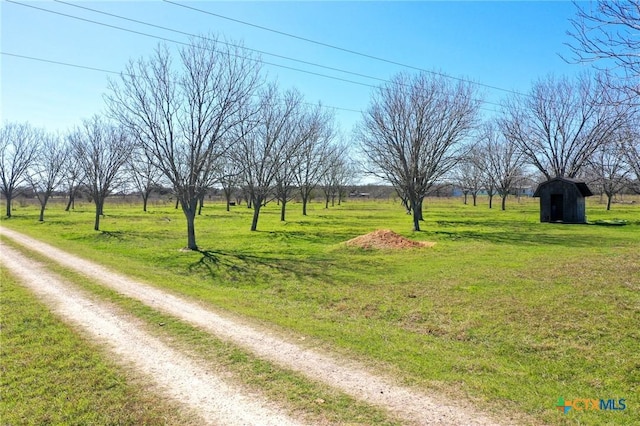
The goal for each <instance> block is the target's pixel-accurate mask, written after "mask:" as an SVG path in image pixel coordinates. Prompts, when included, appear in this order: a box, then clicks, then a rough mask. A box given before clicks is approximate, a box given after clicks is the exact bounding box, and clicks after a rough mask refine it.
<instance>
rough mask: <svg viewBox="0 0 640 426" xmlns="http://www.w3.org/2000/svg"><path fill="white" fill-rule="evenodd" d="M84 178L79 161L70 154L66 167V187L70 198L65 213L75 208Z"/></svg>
mask: <svg viewBox="0 0 640 426" xmlns="http://www.w3.org/2000/svg"><path fill="white" fill-rule="evenodd" d="M83 178H84V176H83V175H82V169H81V167H80V163H79V162H78V159H77V158H76V157H75V155H72V153H70V155H67V162H66V164H65V167H64V186H65V188H66V191H67V195H68V196H69V200H68V201H67V207H65V209H64V210H65V211H67V212H68V211H69V210H71V209H74V208H75V203H76V197H77V196H78V192H79V191H80V187H81V185H82V183H83Z"/></svg>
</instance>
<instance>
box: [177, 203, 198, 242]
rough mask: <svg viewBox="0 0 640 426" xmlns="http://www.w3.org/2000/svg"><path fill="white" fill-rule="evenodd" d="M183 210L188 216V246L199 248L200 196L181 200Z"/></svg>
mask: <svg viewBox="0 0 640 426" xmlns="http://www.w3.org/2000/svg"><path fill="white" fill-rule="evenodd" d="M180 204H181V205H182V212H183V213H184V215H185V217H186V218H187V248H188V249H189V250H194V251H197V250H198V245H197V244H196V224H195V222H196V209H197V206H198V198H197V197H195V198H192V199H190V200H188V201H187V203H185V202H184V201H181V202H180Z"/></svg>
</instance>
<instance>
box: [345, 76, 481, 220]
mask: <svg viewBox="0 0 640 426" xmlns="http://www.w3.org/2000/svg"><path fill="white" fill-rule="evenodd" d="M479 104H480V102H479V101H478V100H477V99H475V96H474V91H473V86H472V85H471V84H468V83H465V82H463V81H459V82H458V83H456V84H453V83H452V82H451V80H449V79H446V78H444V77H438V76H435V75H431V74H427V73H422V74H418V75H415V76H410V75H408V74H398V75H396V76H395V77H394V78H393V79H392V80H391V82H390V83H388V84H386V85H384V86H382V87H380V88H379V89H378V90H377V91H376V92H375V94H374V95H373V98H372V100H371V105H370V106H369V108H368V109H367V111H366V112H365V113H364V114H363V118H362V122H361V123H360V124H359V126H358V127H357V129H356V139H357V140H359V142H360V145H361V148H362V153H363V155H364V157H365V158H366V160H367V161H368V165H367V172H369V173H372V174H373V175H375V176H378V177H380V178H383V179H385V180H387V181H388V182H390V183H391V184H392V185H393V186H394V187H395V188H396V190H397V192H398V193H399V194H402V196H406V199H407V200H408V201H409V205H410V208H411V211H412V212H413V229H414V230H416V231H419V230H420V222H419V221H420V219H421V217H422V202H423V200H424V197H425V196H426V195H427V193H428V191H429V189H430V188H431V187H432V185H433V184H434V183H435V182H436V181H437V180H438V179H440V178H441V177H442V176H444V175H445V174H446V173H448V172H449V171H450V170H451V169H452V168H453V167H454V166H455V164H456V161H457V158H458V152H456V151H457V150H456V148H457V146H458V145H459V144H460V143H461V142H462V141H463V140H464V139H465V138H467V137H468V136H469V135H470V134H471V132H472V130H473V129H474V127H475V123H476V118H477V115H478V108H479Z"/></svg>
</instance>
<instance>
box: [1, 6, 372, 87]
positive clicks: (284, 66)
mask: <svg viewBox="0 0 640 426" xmlns="http://www.w3.org/2000/svg"><path fill="white" fill-rule="evenodd" d="M5 1H6V2H8V3H13V4H16V5H20V6H24V7H29V8H32V9H37V10H40V11H43V12H48V13H52V14H55V15H60V16H65V17H67V18H71V19H76V20H79V21H84V22H88V23H90V24H95V25H100V26H104V27H108V28H112V29H116V30H120V31H126V32H129V33H132V34H137V35H141V36H145V37H150V38H155V39H157V40H161V41H166V42H169V43H175V44H179V45H182V46H187V47H197V46H194V45H193V44H192V43H186V42H183V41H179V40H174V39H171V38H167V37H162V36H157V35H153V34H149V33H144V32H142V31H136V30H132V29H129V28H123V27H119V26H117V25H111V24H107V23H104V22H99V21H94V20H92V19H87V18H82V17H79V16H75V15H69V14H67V13H62V12H57V11H55V10H50V9H45V8H42V7H37V6H33V5H30V4H25V3H20V2H17V1H14V0H5ZM232 56H235V57H237V58H240V59H248V60H252V61H256V62H260V63H263V64H265V65H269V66H274V67H278V68H283V69H288V70H291V71H296V72H302V73H305V74H310V75H315V76H318V77H323V78H328V79H332V80H337V81H342V82H345V83H350V84H356V85H359V86H364V87H369V88H373V89H375V88H377V86H374V85H372V84H367V83H363V82H360V81H354V80H348V79H346V78H341V77H336V76H331V75H327V74H321V73H317V72H314V71H309V70H303V69H300V68H294V67H290V66H287V65H281V64H275V63H273V62H267V61H264V60H262V59H256V58H249V57H246V56H240V55H235V54H232Z"/></svg>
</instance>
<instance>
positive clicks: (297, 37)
mask: <svg viewBox="0 0 640 426" xmlns="http://www.w3.org/2000/svg"><path fill="white" fill-rule="evenodd" d="M162 1H163V2H164V3H169V4H172V5H175V6H179V7H182V8H185V9H190V10H193V11H196V12H200V13H203V14H207V15H211V16H215V17H217V18H220V19H225V20H228V21H231V22H236V23H239V24H242V25H247V26H250V27H253V28H258V29H260V30H264V31H268V32H271V33H274V34H279V35H282V36H286V37H290V38H294V39H297V40H301V41H304V42H307V43H312V44H316V45H318V46H323V47H328V48H330V49H334V50H338V51H342V52H345V53H349V54H352V55H356V56H360V57H363V58H367V59H372V60H375V61H379V62H385V63H387V64H391V65H397V66H400V67H403V68H407V69H412V70H415V71H421V72H425V73H428V74H433V75H438V76H441V77H445V78H450V79H453V80H457V81H461V82H465V83H470V84H475V85H478V86H482V87H486V88H489V89H492V90H499V91H501V92H506V93H511V94H514V95H519V96H531V95H530V94H527V93H522V92H518V91H515V90H510V89H505V88H502V87H498V86H493V85H490V84H485V83H480V82H477V81H473V80H469V79H466V78H462V77H454V76H452V75H449V74H445V73H441V72H437V71H433V70H427V69H425V68H421V67H416V66H414V65H409V64H404V63H402V62H398V61H394V60H391V59H386V58H382V57H379V56H375V55H370V54H368V53H362V52H358V51H356V50H352V49H347V48H344V47H340V46H336V45H333V44H329V43H325V42H322V41H317V40H312V39H309V38H306V37H301V36H298V35H295V34H291V33H287V32H284V31H280V30H276V29H273V28H268V27H265V26H262V25H257V24H253V23H251V22H247V21H242V20H240V19H236V18H231V17H229V16H225V15H221V14H219V13H214V12H210V11H208V10H204V9H199V8H197V7H193V6H188V5H186V4H184V3H178V2H175V1H171V0H162Z"/></svg>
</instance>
